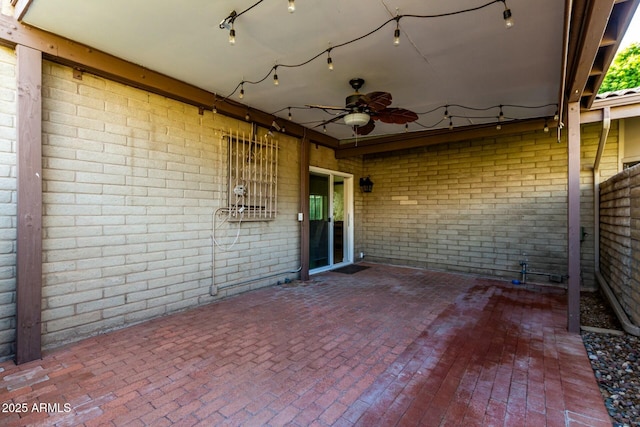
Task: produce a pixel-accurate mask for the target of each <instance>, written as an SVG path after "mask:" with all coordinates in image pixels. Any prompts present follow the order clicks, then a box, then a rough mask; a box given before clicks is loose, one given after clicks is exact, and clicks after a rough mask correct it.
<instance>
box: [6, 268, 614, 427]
mask: <svg viewBox="0 0 640 427" xmlns="http://www.w3.org/2000/svg"><path fill="white" fill-rule="evenodd" d="M565 300H566V296H565V295H564V294H563V293H560V292H558V291H551V290H537V291H535V290H526V289H523V288H522V287H517V286H513V285H511V284H510V283H508V282H502V281H497V280H489V279H479V278H475V277H471V276H465V275H455V274H446V273H439V272H430V271H424V270H419V269H410V268H398V267H389V266H382V265H372V264H370V268H369V269H367V270H364V271H361V272H358V273H356V274H353V275H346V274H341V273H336V272H330V273H324V274H321V275H317V276H314V278H313V280H312V281H311V282H308V283H294V284H291V285H284V286H274V287H270V288H266V289H260V290H257V291H253V292H250V293H246V294H243V295H239V296H236V297H233V298H229V299H227V300H224V301H220V302H217V303H214V304H211V305H208V306H205V307H200V308H197V309H194V310H190V311H187V312H184V313H179V314H175V315H172V316H167V317H164V318H160V319H156V320H152V321H149V322H145V323H143V324H140V325H136V326H133V327H130V328H127V329H123V330H120V331H116V332H112V333H108V334H104V335H100V336H97V337H94V338H90V339H86V340H83V341H80V342H78V343H75V344H71V345H68V346H65V347H63V348H59V349H55V350H52V351H48V352H46V354H45V356H44V358H43V359H42V360H39V361H34V362H31V363H26V364H23V365H21V366H15V365H14V363H13V362H11V361H8V362H4V363H2V364H0V403H1V404H2V408H0V409H2V412H0V425H13V426H23V425H60V426H77V425H85V426H99V425H109V426H114V425H115V426H121V425H128V426H143V425H152V426H169V425H180V426H191V425H202V426H212V425H239V426H267V425H270V426H283V425H292V426H311V425H317V426H328V425H337V426H350V425H356V426H366V427H368V426H377V425H379V426H393V425H400V426H414V425H425V426H509V427H513V426H536V427H538V426H544V425H547V426H611V421H610V420H609V417H608V415H607V413H606V411H605V408H604V404H603V402H602V398H601V396H600V393H599V391H598V387H597V385H596V382H595V379H594V376H593V373H592V370H591V367H590V364H589V361H588V358H587V355H586V351H585V349H584V346H583V345H582V341H581V339H580V337H579V336H578V335H572V334H569V333H567V332H566V304H565Z"/></svg>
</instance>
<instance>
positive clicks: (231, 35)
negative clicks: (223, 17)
mask: <svg viewBox="0 0 640 427" xmlns="http://www.w3.org/2000/svg"><path fill="white" fill-rule="evenodd" d="M229 44H230V45H231V46H233V45H235V44H236V29H235V28H233V22H232V23H231V29H230V30H229Z"/></svg>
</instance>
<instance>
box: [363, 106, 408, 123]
mask: <svg viewBox="0 0 640 427" xmlns="http://www.w3.org/2000/svg"><path fill="white" fill-rule="evenodd" d="M373 118H374V119H376V120H380V121H381V122H383V123H394V124H397V125H403V124H406V123H410V122H415V121H416V120H418V115H417V114H416V113H414V112H413V111H410V110H407V109H405V108H385V109H383V110H380V111H378V112H377V113H376V114H375V115H374V116H373Z"/></svg>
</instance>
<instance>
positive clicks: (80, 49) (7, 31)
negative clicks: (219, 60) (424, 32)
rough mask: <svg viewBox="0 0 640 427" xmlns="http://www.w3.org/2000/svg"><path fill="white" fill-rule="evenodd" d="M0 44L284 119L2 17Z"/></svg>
mask: <svg viewBox="0 0 640 427" xmlns="http://www.w3.org/2000/svg"><path fill="white" fill-rule="evenodd" d="M0 44H3V45H6V46H10V47H14V46H16V45H23V46H28V47H30V48H32V49H35V50H39V51H41V52H42V53H43V55H44V58H45V59H47V60H49V61H52V62H55V63H58V64H62V65H66V66H68V67H71V68H74V69H78V70H81V71H86V72H89V73H92V74H95V75H97V76H101V77H104V78H107V79H109V80H113V81H116V82H119V83H122V84H126V85H129V86H133V87H136V88H139V89H142V90H146V91H149V92H153V93H156V94H159V95H162V96H166V97H167V98H171V99H176V100H178V101H181V102H185V103H187V104H190V105H194V106H196V107H202V108H204V109H208V110H212V109H213V106H214V105H215V107H216V110H217V111H218V113H220V114H224V115H226V116H229V117H233V118H235V119H239V120H244V118H245V116H246V115H247V113H249V115H250V117H251V121H252V122H253V123H256V124H257V125H259V126H262V127H265V128H270V127H271V124H272V123H273V121H274V120H276V121H278V120H279V121H281V122H282V119H280V118H278V117H276V116H274V115H271V114H268V113H265V112H263V111H260V110H257V109H254V108H249V107H247V106H246V105H243V104H240V103H238V102H235V101H232V100H230V99H225V98H222V97H220V96H217V95H216V94H214V93H211V92H208V91H206V90H204V89H200V88H198V87H196V86H193V85H190V84H188V83H185V82H182V81H180V80H177V79H174V78H172V77H169V76H166V75H164V74H160V73H157V72H155V71H152V70H149V69H148V68H145V67H142V66H140V65H136V64H134V63H131V62H128V61H125V60H123V59H120V58H117V57H115V56H113V55H109V54H107V53H104V52H101V51H98V50H95V49H93V48H91V47H89V46H85V45H82V44H79V43H76V42H73V41H71V40H68V39H65V38H63V37H60V36H56V35H54V34H51V33H47V32H45V31H42V30H39V29H37V28H33V27H30V26H28V25H24V24H22V23H20V22H18V21H17V20H15V19H13V18H11V17H8V16H4V15H1V14H0ZM286 133H287V134H288V135H291V136H294V137H296V138H302V137H303V136H306V137H307V138H309V140H311V141H312V142H313V143H314V144H318V145H322V146H325V147H329V148H337V147H338V146H339V141H338V140H337V139H335V138H332V137H331V136H329V135H326V134H324V133H323V132H318V131H316V130H314V129H307V128H305V127H304V126H301V125H299V124H296V123H293V122H287V126H286Z"/></svg>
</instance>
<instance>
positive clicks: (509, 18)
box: [502, 1, 514, 30]
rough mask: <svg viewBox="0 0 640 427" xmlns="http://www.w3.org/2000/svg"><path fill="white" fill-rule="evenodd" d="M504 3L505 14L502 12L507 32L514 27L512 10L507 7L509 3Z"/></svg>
mask: <svg viewBox="0 0 640 427" xmlns="http://www.w3.org/2000/svg"><path fill="white" fill-rule="evenodd" d="M503 3H504V12H502V18H503V19H504V26H505V27H506V28H507V30H508V29H509V28H512V27H513V24H514V22H513V16H512V15H511V9H509V8H508V7H507V2H506V1H503Z"/></svg>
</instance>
